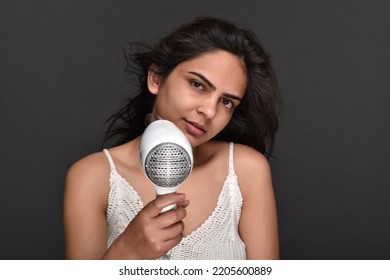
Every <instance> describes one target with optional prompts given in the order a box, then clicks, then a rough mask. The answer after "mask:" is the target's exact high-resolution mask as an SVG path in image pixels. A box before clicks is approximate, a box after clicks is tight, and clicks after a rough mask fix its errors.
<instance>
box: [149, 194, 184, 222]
mask: <svg viewBox="0 0 390 280" xmlns="http://www.w3.org/2000/svg"><path fill="white" fill-rule="evenodd" d="M185 198H186V195H185V194H184V193H170V194H165V195H161V196H159V197H157V198H156V199H155V200H152V201H151V202H150V203H148V204H147V205H146V206H145V207H144V212H145V213H146V214H147V215H148V216H149V217H157V216H158V215H160V213H161V211H162V210H163V209H164V207H166V206H169V205H172V204H177V205H183V203H184V204H185V201H186V200H185Z"/></svg>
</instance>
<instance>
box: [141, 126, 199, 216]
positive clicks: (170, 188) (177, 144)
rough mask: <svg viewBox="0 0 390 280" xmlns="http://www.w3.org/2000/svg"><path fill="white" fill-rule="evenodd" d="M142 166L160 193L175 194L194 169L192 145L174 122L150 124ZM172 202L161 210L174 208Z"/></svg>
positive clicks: (146, 135)
mask: <svg viewBox="0 0 390 280" xmlns="http://www.w3.org/2000/svg"><path fill="white" fill-rule="evenodd" d="M140 157H141V167H142V169H143V171H144V173H145V175H146V177H148V179H149V180H150V181H151V182H152V184H153V186H154V188H155V189H156V193H157V196H159V195H164V194H169V193H174V192H176V191H177V189H178V188H179V186H180V184H181V183H183V182H184V181H185V180H186V179H187V178H188V176H189V175H190V173H191V171H192V166H193V154H192V147H191V145H190V143H189V142H188V140H187V138H186V137H185V135H184V134H183V133H182V132H181V131H180V129H178V128H177V127H176V126H175V125H174V124H173V123H172V122H170V121H167V120H155V121H153V122H152V123H150V124H149V125H148V126H147V128H146V130H145V132H144V134H143V135H142V137H141V142H140ZM175 207H176V205H169V206H167V207H165V208H164V209H163V210H162V211H161V212H162V213H163V212H166V211H169V210H171V209H174V208H175Z"/></svg>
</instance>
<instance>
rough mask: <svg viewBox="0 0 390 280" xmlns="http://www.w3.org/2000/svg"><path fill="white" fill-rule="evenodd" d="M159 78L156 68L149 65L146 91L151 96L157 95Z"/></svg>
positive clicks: (153, 65)
mask: <svg viewBox="0 0 390 280" xmlns="http://www.w3.org/2000/svg"><path fill="white" fill-rule="evenodd" d="M160 83H161V76H160V75H159V74H158V71H157V66H156V65H155V64H152V65H150V67H149V71H148V89H149V91H150V92H151V93H152V94H157V93H158V90H159V88H160Z"/></svg>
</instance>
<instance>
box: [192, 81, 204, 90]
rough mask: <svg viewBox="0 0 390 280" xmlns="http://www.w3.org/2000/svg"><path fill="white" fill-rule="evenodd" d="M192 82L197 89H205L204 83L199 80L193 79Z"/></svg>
mask: <svg viewBox="0 0 390 280" xmlns="http://www.w3.org/2000/svg"><path fill="white" fill-rule="evenodd" d="M190 83H191V85H192V86H193V87H195V88H196V89H200V90H204V87H203V85H202V83H199V82H197V81H191V82H190Z"/></svg>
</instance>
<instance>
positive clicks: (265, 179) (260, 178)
mask: <svg viewBox="0 0 390 280" xmlns="http://www.w3.org/2000/svg"><path fill="white" fill-rule="evenodd" d="M234 170H235V173H236V175H237V178H238V181H239V184H240V187H241V190H242V191H243V193H244V194H245V193H246V192H249V193H252V191H253V188H255V189H257V191H260V190H261V189H263V188H268V187H269V186H271V185H272V182H271V181H272V180H271V169H270V165H269V162H268V159H267V158H266V157H265V156H264V155H263V154H262V153H260V152H259V151H257V150H255V149H253V148H251V147H249V146H246V145H242V144H234Z"/></svg>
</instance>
